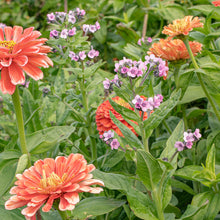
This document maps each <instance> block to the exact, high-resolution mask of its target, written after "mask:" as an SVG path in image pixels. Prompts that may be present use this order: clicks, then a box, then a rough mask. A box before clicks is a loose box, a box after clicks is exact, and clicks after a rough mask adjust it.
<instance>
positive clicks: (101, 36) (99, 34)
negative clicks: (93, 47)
mask: <svg viewBox="0 0 220 220" xmlns="http://www.w3.org/2000/svg"><path fill="white" fill-rule="evenodd" d="M99 22H100V27H101V28H100V30H98V31H96V32H95V33H94V36H95V38H96V39H97V40H98V42H99V43H100V44H104V43H105V42H106V37H107V24H106V21H105V20H100V21H99Z"/></svg>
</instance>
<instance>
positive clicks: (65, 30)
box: [60, 29, 69, 39]
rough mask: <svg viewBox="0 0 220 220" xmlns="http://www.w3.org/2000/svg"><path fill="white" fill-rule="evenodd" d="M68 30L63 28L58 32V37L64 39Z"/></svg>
mask: <svg viewBox="0 0 220 220" xmlns="http://www.w3.org/2000/svg"><path fill="white" fill-rule="evenodd" d="M68 34H69V33H68V30H67V29H63V30H62V31H61V33H60V37H61V38H63V39H66V38H67V36H68Z"/></svg>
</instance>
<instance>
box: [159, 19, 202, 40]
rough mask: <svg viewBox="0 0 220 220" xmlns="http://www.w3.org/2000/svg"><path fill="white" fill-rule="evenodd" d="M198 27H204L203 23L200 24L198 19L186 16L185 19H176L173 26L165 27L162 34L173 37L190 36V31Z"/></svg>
mask: <svg viewBox="0 0 220 220" xmlns="http://www.w3.org/2000/svg"><path fill="white" fill-rule="evenodd" d="M197 27H203V23H200V19H199V18H198V17H195V18H193V16H185V17H184V18H183V19H176V20H174V21H173V24H169V25H168V26H165V27H164V30H163V31H162V33H163V34H167V35H169V36H171V37H175V36H178V35H188V34H189V31H191V30H192V29H193V28H197Z"/></svg>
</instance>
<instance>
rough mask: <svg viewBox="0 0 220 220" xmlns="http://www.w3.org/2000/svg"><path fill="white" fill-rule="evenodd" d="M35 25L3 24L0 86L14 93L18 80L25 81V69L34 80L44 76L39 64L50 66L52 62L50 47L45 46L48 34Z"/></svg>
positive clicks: (0, 53)
mask: <svg viewBox="0 0 220 220" xmlns="http://www.w3.org/2000/svg"><path fill="white" fill-rule="evenodd" d="M40 35H41V33H40V32H39V31H34V28H33V27H30V28H26V29H25V30H24V31H23V28H22V27H20V26H14V27H13V28H12V27H8V26H7V27H5V28H4V31H3V30H2V29H1V28H0V70H1V80H0V89H1V91H2V92H3V93H4V94H6V93H9V94H10V95H12V94H13V93H14V91H15V88H16V85H17V84H24V83H25V75H24V72H25V73H26V74H27V75H29V76H30V77H32V78H33V79H34V80H39V79H42V78H43V72H42V70H41V69H40V68H39V67H45V68H47V67H49V66H52V65H53V62H52V61H51V60H50V59H49V58H48V57H47V53H49V52H50V50H51V48H50V47H48V46H44V45H43V44H44V43H45V42H46V41H47V39H46V38H40V39H37V38H38V37H40Z"/></svg>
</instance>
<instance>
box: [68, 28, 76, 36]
mask: <svg viewBox="0 0 220 220" xmlns="http://www.w3.org/2000/svg"><path fill="white" fill-rule="evenodd" d="M75 34H76V27H73V28H72V29H70V30H69V31H68V36H69V37H72V36H74V35H75Z"/></svg>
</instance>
